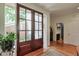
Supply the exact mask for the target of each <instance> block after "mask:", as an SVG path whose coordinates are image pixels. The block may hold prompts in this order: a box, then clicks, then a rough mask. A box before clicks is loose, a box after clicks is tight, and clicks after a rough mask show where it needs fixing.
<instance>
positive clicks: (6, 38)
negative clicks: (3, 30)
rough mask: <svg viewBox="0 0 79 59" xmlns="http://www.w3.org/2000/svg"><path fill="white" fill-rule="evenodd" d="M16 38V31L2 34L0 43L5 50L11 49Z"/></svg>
mask: <svg viewBox="0 0 79 59" xmlns="http://www.w3.org/2000/svg"><path fill="white" fill-rule="evenodd" d="M15 39H16V35H15V33H13V32H11V33H7V34H6V35H0V45H1V49H2V51H3V52H5V51H11V50H12V48H13V45H14V41H15Z"/></svg>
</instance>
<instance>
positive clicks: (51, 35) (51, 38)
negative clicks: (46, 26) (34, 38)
mask: <svg viewBox="0 0 79 59" xmlns="http://www.w3.org/2000/svg"><path fill="white" fill-rule="evenodd" d="M50 41H53V30H52V27H50Z"/></svg>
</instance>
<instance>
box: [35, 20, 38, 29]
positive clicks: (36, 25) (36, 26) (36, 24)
mask: <svg viewBox="0 0 79 59" xmlns="http://www.w3.org/2000/svg"><path fill="white" fill-rule="evenodd" d="M35 30H38V22H35Z"/></svg>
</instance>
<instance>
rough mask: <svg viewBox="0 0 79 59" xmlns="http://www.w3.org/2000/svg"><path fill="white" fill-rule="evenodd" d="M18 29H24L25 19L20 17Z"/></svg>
mask: <svg viewBox="0 0 79 59" xmlns="http://www.w3.org/2000/svg"><path fill="white" fill-rule="evenodd" d="M20 30H25V20H23V19H20Z"/></svg>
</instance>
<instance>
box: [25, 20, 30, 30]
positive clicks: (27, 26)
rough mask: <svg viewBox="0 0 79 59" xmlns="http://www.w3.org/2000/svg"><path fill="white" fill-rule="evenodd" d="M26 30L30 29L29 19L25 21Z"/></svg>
mask: <svg viewBox="0 0 79 59" xmlns="http://www.w3.org/2000/svg"><path fill="white" fill-rule="evenodd" d="M26 30H31V21H26Z"/></svg>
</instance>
